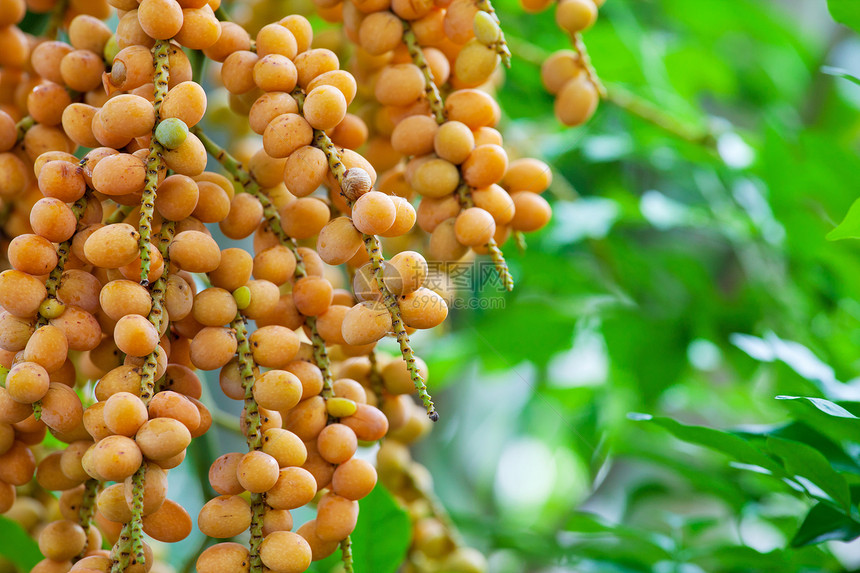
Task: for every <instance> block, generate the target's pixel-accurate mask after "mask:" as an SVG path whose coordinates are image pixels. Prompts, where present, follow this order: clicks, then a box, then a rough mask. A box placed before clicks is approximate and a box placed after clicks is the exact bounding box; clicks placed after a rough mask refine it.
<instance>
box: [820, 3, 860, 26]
mask: <svg viewBox="0 0 860 573" xmlns="http://www.w3.org/2000/svg"><path fill="white" fill-rule="evenodd" d="M827 9H828V10H830V15H831V16H833V19H834V20H836V21H837V22H840V23H842V24H845V25H846V26H848V27H849V28H852V29H853V30H854V31H855V32H860V2H857V0H827Z"/></svg>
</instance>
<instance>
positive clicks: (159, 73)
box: [138, 40, 170, 286]
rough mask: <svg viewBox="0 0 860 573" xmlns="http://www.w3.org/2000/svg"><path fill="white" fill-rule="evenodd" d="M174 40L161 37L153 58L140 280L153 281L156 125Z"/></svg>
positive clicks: (157, 160) (159, 150)
mask: <svg viewBox="0 0 860 573" xmlns="http://www.w3.org/2000/svg"><path fill="white" fill-rule="evenodd" d="M169 50H170V42H168V41H167V40H158V41H156V42H155V46H153V47H152V61H153V65H154V67H155V98H154V99H153V102H152V107H153V108H154V109H155V126H153V128H152V137H151V138H150V140H149V155H148V156H147V158H146V185H145V186H144V188H143V196H142V197H141V199H140V224H139V225H138V231H139V233H140V243H139V246H140V284H142V285H143V286H147V285H148V284H149V279H148V276H149V267H150V264H151V261H150V254H149V238H150V236H151V235H152V217H153V214H154V213H155V190H156V187H158V172H159V171H160V170H161V164H162V160H161V154H162V153H163V152H164V147H162V145H161V144H160V143H158V140H157V139H156V138H155V128H156V127H157V126H158V122H159V121H160V119H161V102H162V101H163V100H164V96H165V95H166V94H167V87H168V81H169V79H170V64H169V59H168V54H169Z"/></svg>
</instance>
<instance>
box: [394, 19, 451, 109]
mask: <svg viewBox="0 0 860 573" xmlns="http://www.w3.org/2000/svg"><path fill="white" fill-rule="evenodd" d="M403 41H404V42H405V43H406V49H407V50H408V51H409V55H410V56H411V57H412V63H413V64H415V65H416V66H418V69H419V70H421V73H422V74H424V93H425V94H426V95H427V102H428V103H429V104H430V111H431V112H433V117H435V118H436V123H438V124H439V125H442V124H443V123H445V104H444V103H443V102H442V96H441V95H440V94H439V86H437V85H436V79H435V78H434V77H433V70H431V69H430V65H429V64H428V63H427V58H425V57H424V51H423V50H422V49H421V46H420V45H419V44H418V38H416V37H415V31H414V30H413V29H412V25H411V24H410V23H409V22H408V21H407V20H403Z"/></svg>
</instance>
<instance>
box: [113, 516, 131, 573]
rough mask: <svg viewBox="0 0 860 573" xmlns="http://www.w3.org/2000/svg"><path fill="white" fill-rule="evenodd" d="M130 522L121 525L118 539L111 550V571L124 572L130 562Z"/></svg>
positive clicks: (115, 572) (114, 572)
mask: <svg viewBox="0 0 860 573" xmlns="http://www.w3.org/2000/svg"><path fill="white" fill-rule="evenodd" d="M131 545H132V542H131V522H129V523H126V524H125V525H123V526H122V530H121V531H120V533H119V539H117V542H116V544H115V545H114V546H113V551H111V558H112V561H113V562H112V564H111V569H110V570H111V573H124V571H125V570H126V569H128V566H129V565H130V564H131Z"/></svg>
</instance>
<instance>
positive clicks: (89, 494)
mask: <svg viewBox="0 0 860 573" xmlns="http://www.w3.org/2000/svg"><path fill="white" fill-rule="evenodd" d="M101 486H102V484H101V482H100V481H98V480H95V479H89V480H87V481H86V483H85V484H84V498H83V500H82V501H81V508H80V509H79V510H78V525H80V526H81V527H83V528H84V532H86V533H89V531H90V527H91V526H92V522H93V515H95V513H96V497H97V496H98V494H99V491H100V490H101ZM89 549H90V548H89V547H87V546H84V548H83V550H82V551H81V554H80V555H79V556H78V557H79V558H82V557H83V556H84V554H85V553H86V552H87V550H89ZM99 549H100V548H99Z"/></svg>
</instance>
